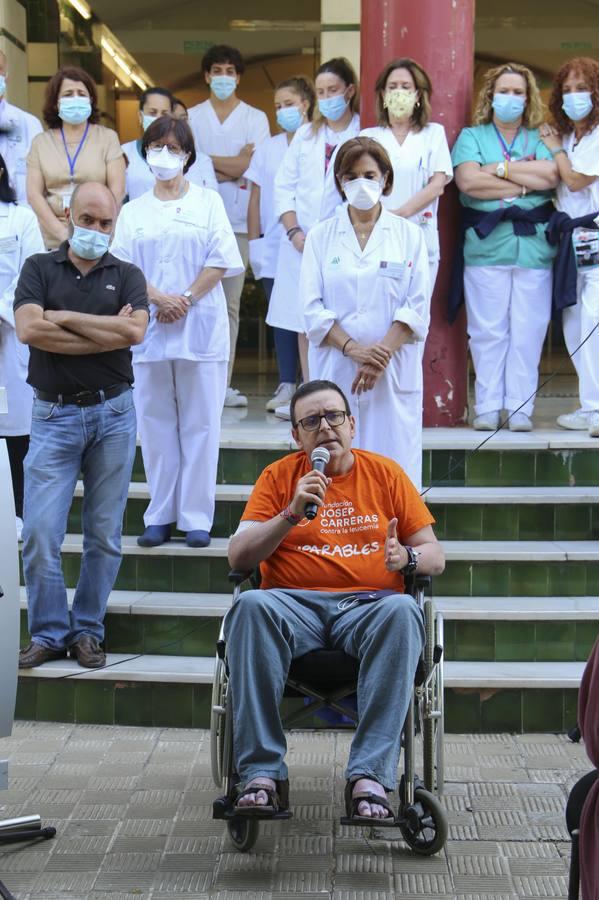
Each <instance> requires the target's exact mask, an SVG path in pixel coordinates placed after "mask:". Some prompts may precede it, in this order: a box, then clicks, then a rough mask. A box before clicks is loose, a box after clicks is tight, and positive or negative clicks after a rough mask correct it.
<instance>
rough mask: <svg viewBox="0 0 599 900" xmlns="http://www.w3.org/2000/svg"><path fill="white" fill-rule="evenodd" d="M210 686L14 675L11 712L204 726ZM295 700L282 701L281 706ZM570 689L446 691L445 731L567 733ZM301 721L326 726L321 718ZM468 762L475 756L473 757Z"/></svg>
mask: <svg viewBox="0 0 599 900" xmlns="http://www.w3.org/2000/svg"><path fill="white" fill-rule="evenodd" d="M210 703H211V688H210V685H206V684H153V683H150V682H137V683H135V682H122V681H119V682H115V681H96V682H93V681H84V680H79V681H77V680H76V679H72V678H71V679H68V680H63V679H54V678H21V679H19V689H18V692H17V709H16V718H18V719H27V720H30V721H31V720H33V721H50V722H77V723H82V724H83V723H85V724H108V725H112V724H115V725H138V726H162V727H172V728H208V727H209V723H210ZM301 703H302V701H301V700H295V699H291V698H289V699H286V700H285V701H284V704H285V708H286V709H287V710H289V709H293V708H296V707H297V705H298V704H301ZM576 704H577V691H575V690H566V689H561V688H559V689H553V690H520V689H517V690H499V691H497V692H495V693H494V694H493V695H492V696H491V697H489V698H488V699H485V700H481V697H480V694H479V693H478V691H475V692H471V691H468V692H463V691H457V690H451V689H448V690H446V692H445V730H446V732H450V733H451V732H457V733H472V732H474V733H477V732H490V733H493V732H504V731H509V732H516V733H518V732H523V731H524V732H536V731H556V732H561V731H566V730H568V729H569V728H571V727H572V726H573V725H574V724H575V723H576ZM302 727H318V728H323V729H326V728H330V725H329V724H328V723H326V722H323V721H322V720H320V719H317V718H314V719H313V720H312V721H310V720H306V724H304V725H302ZM473 764H475V761H474V760H473Z"/></svg>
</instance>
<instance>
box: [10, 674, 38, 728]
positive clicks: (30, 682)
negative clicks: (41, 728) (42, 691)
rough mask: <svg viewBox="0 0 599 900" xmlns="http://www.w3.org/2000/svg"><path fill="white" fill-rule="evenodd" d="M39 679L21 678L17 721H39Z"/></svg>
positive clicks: (18, 691) (16, 709) (16, 714)
mask: <svg viewBox="0 0 599 900" xmlns="http://www.w3.org/2000/svg"><path fill="white" fill-rule="evenodd" d="M38 684H39V680H38V679H37V678H19V681H18V685H17V705H16V707H15V719H28V720H29V721H34V720H35V719H37V686H38Z"/></svg>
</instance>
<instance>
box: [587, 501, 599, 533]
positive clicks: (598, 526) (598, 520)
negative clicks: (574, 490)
mask: <svg viewBox="0 0 599 900" xmlns="http://www.w3.org/2000/svg"><path fill="white" fill-rule="evenodd" d="M589 540H590V541H599V505H597V506H592V507H591V533H590V535H589Z"/></svg>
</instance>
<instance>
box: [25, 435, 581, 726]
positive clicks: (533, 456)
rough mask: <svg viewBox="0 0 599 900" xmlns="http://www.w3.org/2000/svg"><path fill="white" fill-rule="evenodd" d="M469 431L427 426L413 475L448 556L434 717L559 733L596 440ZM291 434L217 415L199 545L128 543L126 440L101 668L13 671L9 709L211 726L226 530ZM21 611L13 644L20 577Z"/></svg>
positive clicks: (566, 712)
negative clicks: (214, 475) (210, 521)
mask: <svg viewBox="0 0 599 900" xmlns="http://www.w3.org/2000/svg"><path fill="white" fill-rule="evenodd" d="M479 441H480V435H478V434H476V433H474V432H472V431H470V430H469V429H431V430H427V431H425V437H424V446H425V450H424V482H425V484H431V483H432V484H433V487H431V488H430V490H429V491H428V492H427V494H426V500H427V502H428V503H429V505H430V508H431V510H432V512H433V515H434V516H435V518H436V521H437V524H436V526H435V530H436V533H437V536H438V537H439V538H440V539H441V540H442V541H443V544H444V547H445V551H446V556H447V567H446V570H445V573H444V574H443V575H442V576H439V577H438V578H435V579H434V592H435V597H436V603H437V606H438V608H439V609H440V610H441V611H442V612H443V614H444V617H445V688H446V698H445V699H446V730H447V731H450V732H452V731H453V732H501V731H509V732H522V731H525V732H534V731H563V730H566V729H568V728H570V727H571V726H572V725H574V723H575V722H576V702H577V688H578V684H579V681H580V676H581V674H582V670H583V668H584V662H585V661H586V659H587V657H588V655H589V653H590V650H591V647H592V645H593V643H594V640H595V638H596V636H597V633H598V632H599V541H598V540H597V539H598V537H599V456H598V454H597V450H598V449H599V441H595V442H593V441H592V439H590V438H588V437H587V435H586V434H583V433H576V432H574V433H570V434H568V433H565V432H557V431H535V432H532V433H530V434H510V433H509V432H507V433H503V432H501V433H500V434H498V435H496V436H495V437H493V439H492V440H491V441H489V443H488V444H487V445H486V446H485V448H484V449H482V450H480V451H479V452H477V453H475V454H473V453H472V449H473V447H475V446H476V445H477V443H478V442H479ZM290 448H291V441H290V436H289V433H288V430H287V428H286V427H285V426H284V425H283V424H281V423H278V424H274V425H273V424H272V422H271V423H270V424H268V425H265V426H262V425H261V424H260V423H258V424H254V425H251V424H249V425H248V424H247V423H243V422H241V423H238V424H234V423H233V424H230V425H225V426H224V427H223V431H222V434H221V453H220V460H219V468H218V480H219V485H218V489H217V511H216V517H215V523H214V529H213V535H215V537H214V539H213V541H212V544H211V546H210V547H208V548H206V549H204V550H194V549H189V548H188V547H186V546H185V544H184V543H183V541H182V540H181V541H177V540H174V541H171V543H169V544H166V545H164V546H163V547H157V548H153V549H142V548H140V547H138V546H137V544H136V541H135V536H136V535H138V534H140V532H141V531H142V529H143V524H142V514H143V510H144V508H145V506H146V503H147V499H148V492H147V486H146V484H145V481H144V478H145V476H144V472H143V465H142V462H141V454H140V453H139V452H138V454H137V457H136V462H135V466H134V471H133V476H132V482H131V485H130V490H129V500H128V503H127V510H126V515H125V523H124V539H123V563H122V566H121V569H120V572H119V576H118V579H117V583H116V585H115V590H114V591H113V593H112V595H111V597H110V601H109V605H108V613H107V617H106V650H107V653H108V666H107V667H106V668H105V669H102V670H99V671H91V670H81V669H80V668H79V667H78V666H77V665H76V664H75V663H73V662H71V661H70V660H69V661H66V660H64V661H57V662H53V663H49V664H46V665H44V666H43V667H41V668H39V669H33V670H29V671H25V672H23V673H21V675H20V678H19V690H18V698H17V717H19V718H23V719H40V720H49V721H61V722H81V723H101V724H106V723H107V724H112V723H115V724H121V725H148V726H149V725H156V726H172V727H181V728H189V727H198V728H205V727H207V726H208V724H209V716H210V697H211V679H212V672H213V660H214V643H215V640H216V637H217V634H218V630H219V625H220V621H221V619H222V616H223V615H224V613H225V611H226V610H227V608H228V606H229V604H230V597H231V593H230V589H229V585H228V582H227V572H228V568H229V567H228V564H227V543H228V536H229V535H230V534H231V533H232V532H233V531H234V530H235V528H236V527H237V522H238V521H239V516H240V514H241V511H242V510H243V506H244V503H245V500H246V499H247V497H248V495H249V492H250V490H251V486H252V484H253V483H254V481H255V479H256V477H257V476H258V474H259V473H260V472H261V471H262V469H263V468H264V466H266V465H267V464H268V463H270V462H272V461H273V460H274V459H277V458H279V457H280V456H281V455H284V454H285V453H288V452H289V450H290ZM448 473H449V475H448ZM81 495H82V490H81V486H80V485H79V486H78V487H77V492H76V496H75V500H74V502H73V506H72V509H71V514H70V518H69V528H68V531H69V534H68V535H67V537H66V539H65V542H64V545H63V567H64V572H65V578H66V582H67V585H69V586H70V587H71V588H72V587H73V586H74V584H75V583H76V580H77V576H78V570H79V564H80V558H81ZM69 593H70V596H72V590H71V591H70V592H69ZM21 616H22V642H23V644H25V643H26V642H27V640H28V636H27V627H26V598H25V592H24V589H22V592H21ZM285 702H286V703H289V704H293V703H297V702H298V701H297V700H293V699H290V700H289V701H287V700H286V701H285ZM313 724H314V725H315V726H319V725H320V726H321V727H322V725H323V723H322V722H320V720H317V719H316V720H314V722H313Z"/></svg>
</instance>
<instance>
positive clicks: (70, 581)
mask: <svg viewBox="0 0 599 900" xmlns="http://www.w3.org/2000/svg"><path fill="white" fill-rule="evenodd" d="M80 568H81V555H80V554H78V553H65V554H63V557H62V571H63V574H64V581H65V584H66V586H67V587H75V586H76V585H77V582H78V581H79V570H80Z"/></svg>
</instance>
